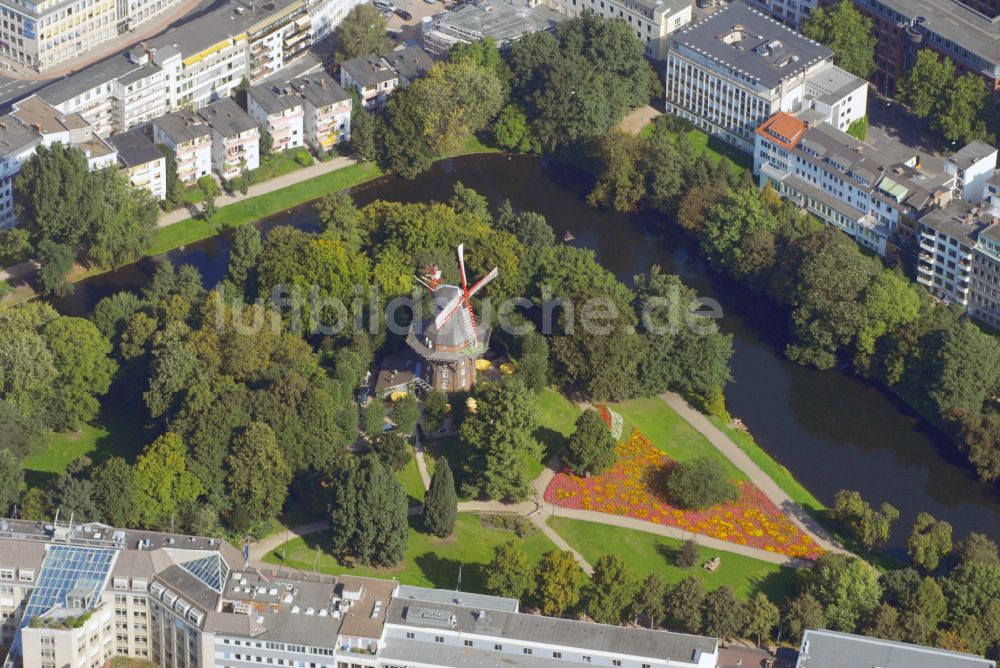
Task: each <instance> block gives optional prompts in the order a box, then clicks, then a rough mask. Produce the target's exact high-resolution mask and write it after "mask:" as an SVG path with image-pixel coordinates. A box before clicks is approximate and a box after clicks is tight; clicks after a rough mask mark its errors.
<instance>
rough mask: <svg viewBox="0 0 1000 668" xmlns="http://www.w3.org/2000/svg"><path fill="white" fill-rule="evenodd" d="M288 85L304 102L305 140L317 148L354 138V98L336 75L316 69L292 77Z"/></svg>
mask: <svg viewBox="0 0 1000 668" xmlns="http://www.w3.org/2000/svg"><path fill="white" fill-rule="evenodd" d="M289 86H290V87H291V89H292V90H294V91H295V92H296V93H297V94H298V95H299V96H300V97H301V98H302V100H303V102H304V110H305V117H304V124H303V129H304V131H305V141H306V143H307V144H308V145H309V146H310V147H311V148H312V149H313V150H314V151H317V152H323V151H330V150H331V149H333V148H334V147H336V146H337V145H338V144H342V143H344V142H348V141H350V140H351V110H352V108H353V100H352V98H351V96H350V94H349V93H348V92H347V91H345V90H344V89H343V88H341V87H340V86H339V85H338V84H337V82H336V81H334V79H333V77H331V76H330V75H328V74H326V73H325V72H317V73H315V74H309V75H307V76H304V77H298V78H296V79H292V80H291V81H290V82H289Z"/></svg>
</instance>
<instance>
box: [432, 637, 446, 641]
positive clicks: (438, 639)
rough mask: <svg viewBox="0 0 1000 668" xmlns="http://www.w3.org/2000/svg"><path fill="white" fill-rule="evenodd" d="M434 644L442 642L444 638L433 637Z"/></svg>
mask: <svg viewBox="0 0 1000 668" xmlns="http://www.w3.org/2000/svg"><path fill="white" fill-rule="evenodd" d="M434 642H444V636H434Z"/></svg>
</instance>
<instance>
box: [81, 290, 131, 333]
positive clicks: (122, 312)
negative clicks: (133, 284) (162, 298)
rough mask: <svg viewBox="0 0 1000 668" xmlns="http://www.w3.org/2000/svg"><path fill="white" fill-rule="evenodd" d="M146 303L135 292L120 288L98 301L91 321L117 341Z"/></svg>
mask: <svg viewBox="0 0 1000 668" xmlns="http://www.w3.org/2000/svg"><path fill="white" fill-rule="evenodd" d="M143 306H144V304H143V303H142V300H141V299H139V297H137V296H136V294H135V293H134V292H129V291H128V290H120V291H118V292H116V293H114V294H112V295H108V296H107V297H105V298H104V299H102V300H101V301H99V302H97V306H95V307H94V311H93V313H91V314H90V321H91V322H92V323H94V326H95V327H97V329H98V331H100V332H101V334H102V335H103V336H104V338H106V339H108V340H109V341H111V342H116V341H118V340H119V338H120V337H121V335H122V332H123V331H125V327H126V326H127V325H128V322H129V320H131V319H132V316H134V315H135V314H136V313H138V312H139V311H140V310H141V309H142V308H143Z"/></svg>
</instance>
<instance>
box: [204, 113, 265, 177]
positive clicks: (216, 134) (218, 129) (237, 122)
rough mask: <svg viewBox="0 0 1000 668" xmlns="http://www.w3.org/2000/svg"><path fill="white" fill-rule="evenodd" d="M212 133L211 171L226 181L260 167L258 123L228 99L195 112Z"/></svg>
mask: <svg viewBox="0 0 1000 668" xmlns="http://www.w3.org/2000/svg"><path fill="white" fill-rule="evenodd" d="M198 116H200V117H201V119H202V120H203V121H205V123H206V124H207V125H208V127H210V128H211V129H212V167H213V168H214V169H215V172H216V173H217V174H218V175H219V176H220V177H222V178H223V179H225V180H227V181H228V180H232V179H235V178H236V177H237V176H242V175H244V174H245V173H246V172H248V171H250V170H252V169H257V168H258V167H260V130H259V129H258V127H257V121H255V120H254V119H253V118H251V117H250V114H248V113H247V112H245V111H243V109H242V108H240V105H238V104H236V101H235V100H233V99H231V98H227V99H224V100H219V101H218V102H213V103H212V104H210V105H208V106H207V107H204V108H202V109H199V110H198Z"/></svg>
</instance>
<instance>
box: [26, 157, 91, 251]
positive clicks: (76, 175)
mask: <svg viewBox="0 0 1000 668" xmlns="http://www.w3.org/2000/svg"><path fill="white" fill-rule="evenodd" d="M89 185H90V176H89V173H88V171H87V159H86V157H84V155H83V152H82V151H81V150H80V149H78V148H76V147H74V146H67V145H65V144H60V143H56V144H53V145H52V146H44V145H43V146H39V147H38V148H37V149H36V150H35V152H34V153H32V155H31V157H30V158H28V159H27V160H25V161H24V164H22V165H21V170H20V171H19V172H18V174H17V176H16V177H15V179H14V211H15V214H16V216H17V218H18V219H19V220H20V221H21V226H22V227H23V229H25V230H27V231H28V232H29V236H30V239H31V244H32V246H33V247H34V248H35V249H36V250H38V251H39V252H40V251H41V249H40V248H39V244H40V243H41V242H42V241H49V242H50V243H52V244H57V245H65V246H68V247H69V248H73V247H75V246H76V245H77V244H79V243H80V242H81V241H82V240H83V238H84V235H85V234H86V232H87V228H88V226H89V223H90V220H89V218H90V212H91V209H92V202H93V198H94V196H96V195H97V193H95V192H91V191H90V189H89ZM81 222H82V224H81Z"/></svg>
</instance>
